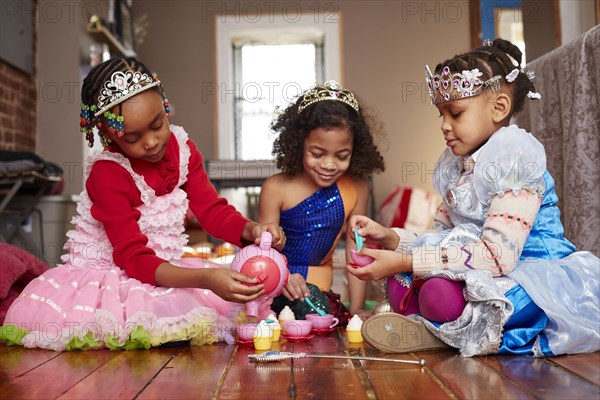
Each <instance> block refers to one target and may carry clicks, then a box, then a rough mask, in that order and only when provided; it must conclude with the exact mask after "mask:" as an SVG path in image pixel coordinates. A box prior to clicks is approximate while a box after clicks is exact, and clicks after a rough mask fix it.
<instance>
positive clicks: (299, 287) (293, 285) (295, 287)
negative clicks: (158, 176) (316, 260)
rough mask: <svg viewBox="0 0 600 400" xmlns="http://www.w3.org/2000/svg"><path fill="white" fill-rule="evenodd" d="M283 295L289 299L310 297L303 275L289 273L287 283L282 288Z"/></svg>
mask: <svg viewBox="0 0 600 400" xmlns="http://www.w3.org/2000/svg"><path fill="white" fill-rule="evenodd" d="M283 295H284V296H285V297H286V298H287V299H288V300H290V301H292V300H300V299H304V298H305V297H310V291H309V290H308V286H306V281H305V280H304V277H303V276H302V275H300V274H291V275H290V277H289V278H288V283H287V285H285V287H284V288H283Z"/></svg>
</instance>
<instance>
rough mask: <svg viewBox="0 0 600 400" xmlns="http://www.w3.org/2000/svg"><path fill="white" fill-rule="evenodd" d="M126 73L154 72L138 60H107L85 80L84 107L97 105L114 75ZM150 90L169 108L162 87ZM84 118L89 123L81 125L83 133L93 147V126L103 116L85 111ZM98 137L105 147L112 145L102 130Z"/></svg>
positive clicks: (82, 93) (95, 68)
mask: <svg viewBox="0 0 600 400" xmlns="http://www.w3.org/2000/svg"><path fill="white" fill-rule="evenodd" d="M126 71H133V72H140V73H142V74H146V75H148V76H152V72H151V71H150V69H148V67H146V66H145V65H144V64H143V63H142V62H141V61H139V60H137V59H136V58H133V57H114V58H111V59H110V60H107V61H105V62H103V63H102V64H98V65H96V66H95V67H94V68H92V70H91V71H90V72H89V73H88V75H87V76H86V77H85V79H84V80H83V85H82V87H81V102H82V103H83V106H82V107H91V106H92V105H97V102H98V96H99V95H100V92H101V91H102V89H103V88H104V84H105V83H106V82H107V81H108V80H110V79H111V76H112V74H114V73H115V72H126ZM149 90H155V91H157V93H159V94H160V95H161V96H162V98H163V101H164V102H165V107H168V103H167V101H166V98H165V95H164V92H163V90H162V86H161V85H158V86H156V87H153V88H150V89H149ZM118 106H119V110H120V108H121V104H119V105H118ZM167 112H168V110H167ZM118 114H119V115H120V114H121V112H120V111H119V112H118ZM83 116H85V118H84V119H87V121H84V122H82V123H81V126H82V132H85V133H86V139H87V140H88V144H89V146H90V147H91V146H92V145H93V143H94V136H93V131H92V126H94V125H97V123H98V122H101V119H102V118H103V116H98V117H94V116H93V112H92V111H91V110H90V111H87V112H86V111H83V113H82V117H83ZM98 135H99V136H100V141H101V142H102V144H103V145H104V146H106V145H107V144H108V143H110V141H109V139H108V137H106V136H104V134H103V133H102V131H101V130H100V129H99V130H98Z"/></svg>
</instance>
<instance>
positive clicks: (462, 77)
mask: <svg viewBox="0 0 600 400" xmlns="http://www.w3.org/2000/svg"><path fill="white" fill-rule="evenodd" d="M482 75H483V73H482V72H480V71H479V69H478V68H475V69H472V70H470V71H469V70H464V71H462V72H461V73H459V72H455V73H453V74H451V73H450V68H448V67H447V66H446V67H444V68H443V69H442V73H441V75H440V74H435V75H433V74H432V73H431V70H430V69H429V65H425V78H426V79H427V87H428V89H429V96H430V97H431V103H432V104H439V103H444V102H446V101H450V100H456V99H462V98H465V97H472V96H477V95H478V94H480V93H481V92H482V91H483V90H484V89H485V88H486V87H488V86H489V87H492V88H493V89H494V90H499V89H500V80H501V79H502V76H500V75H495V76H492V77H491V78H490V79H488V80H486V81H484V80H481V79H480V77H481V76H482Z"/></svg>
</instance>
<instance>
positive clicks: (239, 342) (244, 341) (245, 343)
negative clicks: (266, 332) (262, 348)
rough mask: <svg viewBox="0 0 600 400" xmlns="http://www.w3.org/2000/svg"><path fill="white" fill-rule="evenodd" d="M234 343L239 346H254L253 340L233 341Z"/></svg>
mask: <svg viewBox="0 0 600 400" xmlns="http://www.w3.org/2000/svg"><path fill="white" fill-rule="evenodd" d="M235 342H236V343H237V344H239V345H241V346H254V340H242V339H237V338H236V339H235Z"/></svg>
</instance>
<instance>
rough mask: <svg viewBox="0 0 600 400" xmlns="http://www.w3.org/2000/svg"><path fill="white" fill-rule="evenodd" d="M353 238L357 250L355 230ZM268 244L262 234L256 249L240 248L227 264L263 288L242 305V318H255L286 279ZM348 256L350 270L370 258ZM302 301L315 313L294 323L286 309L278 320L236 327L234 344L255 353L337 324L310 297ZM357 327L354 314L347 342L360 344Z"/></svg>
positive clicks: (358, 321)
mask: <svg viewBox="0 0 600 400" xmlns="http://www.w3.org/2000/svg"><path fill="white" fill-rule="evenodd" d="M355 235H356V242H357V246H358V250H360V249H361V247H362V244H363V240H362V237H361V236H360V235H358V230H355ZM271 242H272V235H271V233H269V232H266V231H265V232H263V233H262V234H261V237H260V244H259V245H258V246H257V245H251V246H247V247H244V248H243V249H241V250H240V252H239V253H238V254H237V255H236V257H235V258H234V260H233V262H232V263H231V268H232V269H233V270H236V271H238V272H241V273H243V274H245V275H248V276H251V277H255V278H256V279H257V284H259V283H262V284H264V286H265V295H264V296H262V297H261V298H260V299H257V300H254V301H250V302H248V303H247V304H246V315H248V316H249V317H257V316H258V309H259V307H260V305H261V304H262V303H264V302H266V301H267V300H268V299H270V298H272V297H275V296H278V295H279V294H281V292H282V290H283V287H284V286H285V285H286V284H287V281H288V278H289V271H288V268H287V259H286V258H285V256H284V255H283V254H281V253H279V252H278V251H277V250H275V249H273V248H272V247H271ZM351 256H352V261H353V263H352V265H353V266H354V267H360V266H363V265H367V264H370V263H371V262H372V261H373V258H371V257H368V256H363V255H359V254H357V253H356V251H353V252H352V253H351ZM304 301H306V303H307V304H308V305H309V306H310V307H312V308H313V309H314V310H315V311H316V313H314V314H307V315H306V316H305V318H306V319H305V320H297V319H296V317H295V316H294V313H293V312H292V311H291V309H290V308H289V307H287V306H286V307H285V308H284V309H283V310H282V311H281V313H280V314H279V317H278V318H276V317H275V315H274V314H271V315H269V316H268V317H267V318H266V319H264V320H262V321H260V322H258V323H245V324H239V325H238V326H237V327H236V333H237V338H236V342H237V343H239V344H243V345H253V346H254V347H255V349H257V350H270V349H271V346H272V343H273V342H277V341H279V339H280V337H283V338H284V339H286V340H287V341H290V342H295V341H306V340H309V339H311V338H313V337H314V335H315V334H319V333H327V332H331V331H333V330H334V329H335V327H336V326H337V325H338V324H339V319H337V318H336V317H334V316H333V315H331V314H326V313H325V312H324V311H323V310H321V309H319V308H317V307H316V306H315V305H314V304H313V303H312V302H311V300H310V298H305V299H304ZM361 325H362V320H361V319H360V318H359V317H358V316H357V315H355V316H354V317H353V318H352V320H351V321H350V323H349V325H348V327H347V329H346V330H347V333H348V341H349V342H355V343H356V342H362V336H361V333H360V328H361Z"/></svg>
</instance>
